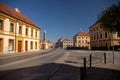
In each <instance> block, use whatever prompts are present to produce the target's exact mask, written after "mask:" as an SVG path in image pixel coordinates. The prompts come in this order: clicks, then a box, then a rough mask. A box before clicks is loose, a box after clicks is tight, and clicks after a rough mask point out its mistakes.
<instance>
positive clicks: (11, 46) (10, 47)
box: [8, 39, 14, 51]
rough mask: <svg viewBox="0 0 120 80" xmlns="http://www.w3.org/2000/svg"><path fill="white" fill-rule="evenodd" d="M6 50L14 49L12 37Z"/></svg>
mask: <svg viewBox="0 0 120 80" xmlns="http://www.w3.org/2000/svg"><path fill="white" fill-rule="evenodd" d="M8 46H9V47H8V50H9V51H13V50H14V40H13V39H9V45H8Z"/></svg>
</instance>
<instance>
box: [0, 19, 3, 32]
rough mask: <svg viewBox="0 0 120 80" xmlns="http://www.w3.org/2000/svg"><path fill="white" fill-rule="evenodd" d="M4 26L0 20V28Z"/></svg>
mask: <svg viewBox="0 0 120 80" xmlns="http://www.w3.org/2000/svg"><path fill="white" fill-rule="evenodd" d="M2 28H3V21H2V20H0V30H1V29H2Z"/></svg>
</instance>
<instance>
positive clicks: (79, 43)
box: [73, 31, 90, 47]
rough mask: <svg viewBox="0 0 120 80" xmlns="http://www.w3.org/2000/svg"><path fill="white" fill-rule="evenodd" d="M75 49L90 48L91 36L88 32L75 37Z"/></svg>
mask: <svg viewBox="0 0 120 80" xmlns="http://www.w3.org/2000/svg"><path fill="white" fill-rule="evenodd" d="M73 46H74V47H90V34H89V33H88V32H82V31H81V32H79V33H77V34H76V35H75V36H74V37H73Z"/></svg>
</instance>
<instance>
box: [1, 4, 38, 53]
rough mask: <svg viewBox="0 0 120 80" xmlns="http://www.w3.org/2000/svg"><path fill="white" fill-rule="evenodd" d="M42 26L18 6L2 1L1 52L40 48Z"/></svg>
mask: <svg viewBox="0 0 120 80" xmlns="http://www.w3.org/2000/svg"><path fill="white" fill-rule="evenodd" d="M39 40H40V28H39V27H38V26H36V25H35V24H34V23H33V22H32V21H31V20H30V19H29V18H27V17H26V16H24V15H23V14H22V13H21V12H20V11H19V10H18V9H17V8H16V9H15V10H14V9H11V8H10V7H8V6H6V5H4V4H3V3H0V52H2V53H13V52H26V51H36V50H39V47H40V45H39Z"/></svg>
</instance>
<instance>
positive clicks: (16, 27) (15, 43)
mask: <svg viewBox="0 0 120 80" xmlns="http://www.w3.org/2000/svg"><path fill="white" fill-rule="evenodd" d="M17 22H18V19H17V21H16V25H15V52H16V31H17Z"/></svg>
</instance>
